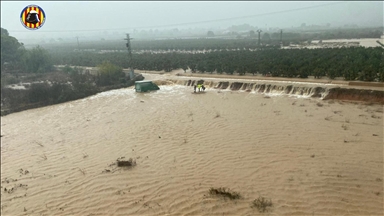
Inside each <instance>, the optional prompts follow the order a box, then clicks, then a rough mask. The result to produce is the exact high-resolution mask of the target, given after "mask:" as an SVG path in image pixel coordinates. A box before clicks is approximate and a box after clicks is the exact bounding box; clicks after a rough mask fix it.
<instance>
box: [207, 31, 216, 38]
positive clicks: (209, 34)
mask: <svg viewBox="0 0 384 216" xmlns="http://www.w3.org/2000/svg"><path fill="white" fill-rule="evenodd" d="M207 36H208V37H214V36H215V34H214V33H213V31H208V32H207Z"/></svg>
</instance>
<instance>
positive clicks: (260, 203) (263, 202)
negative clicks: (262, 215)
mask: <svg viewBox="0 0 384 216" xmlns="http://www.w3.org/2000/svg"><path fill="white" fill-rule="evenodd" d="M272 206H273V203H272V200H270V199H266V198H264V197H262V196H259V198H257V199H255V200H253V202H252V207H253V208H257V210H259V212H265V211H267V208H268V207H272Z"/></svg>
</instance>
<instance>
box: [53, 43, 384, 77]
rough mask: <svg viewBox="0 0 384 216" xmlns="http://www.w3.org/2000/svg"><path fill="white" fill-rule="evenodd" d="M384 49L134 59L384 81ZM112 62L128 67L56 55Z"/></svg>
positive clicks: (137, 64)
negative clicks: (383, 57) (383, 58)
mask: <svg viewBox="0 0 384 216" xmlns="http://www.w3.org/2000/svg"><path fill="white" fill-rule="evenodd" d="M382 56H383V48H380V47H376V48H363V47H351V48H328V49H286V50H285V49H284V50H280V49H270V50H260V51H249V50H239V51H217V52H209V53H197V54H192V53H177V52H173V53H164V54H151V53H144V54H136V55H133V66H134V68H136V69H140V70H155V71H161V70H164V71H171V70H173V69H179V68H182V69H184V70H187V69H188V68H189V69H191V70H192V72H200V73H214V72H217V73H228V74H234V73H239V74H240V75H243V74H245V73H252V74H256V73H259V74H263V75H271V76H279V77H300V78H307V77H308V76H315V77H316V78H320V77H324V76H327V77H329V78H331V79H333V78H335V77H344V79H346V80H363V81H375V80H379V81H384V77H383V73H384V72H383V69H384V63H383V61H382ZM102 60H109V61H110V62H111V63H112V64H115V65H118V66H120V67H123V68H127V67H129V63H128V58H127V55H126V54H125V53H106V54H96V53H55V54H54V55H53V61H54V62H55V64H71V65H79V66H91V67H94V66H97V64H98V62H100V61H102Z"/></svg>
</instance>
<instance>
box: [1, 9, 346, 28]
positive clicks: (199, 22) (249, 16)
mask: <svg viewBox="0 0 384 216" xmlns="http://www.w3.org/2000/svg"><path fill="white" fill-rule="evenodd" d="M342 3H346V2H335V3H329V4H323V5H316V6H308V7H303V8H296V9H290V10H283V11H275V12H268V13H263V14H256V15H248V16H241V17H231V18H223V19H216V20H205V21H198V22H187V23H176V24H168V25H157V26H138V27H126V28H115V29H88V30H58V31H56V30H54V31H41V30H39V31H35V32H40V33H48V32H92V31H117V30H120V31H122V30H128V29H145V28H165V27H175V26H185V25H195V24H205V23H213V22H222V21H229V20H238V19H245V18H253V17H260V16H267V15H273V14H280V13H289V12H293V11H301V10H307V9H312V8H319V7H325V6H331V5H336V4H342ZM9 31H11V32H24V31H18V30H16V31H12V30H9Z"/></svg>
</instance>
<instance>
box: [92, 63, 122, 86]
mask: <svg viewBox="0 0 384 216" xmlns="http://www.w3.org/2000/svg"><path fill="white" fill-rule="evenodd" d="M124 77H125V74H124V72H123V68H121V67H119V66H116V65H113V64H111V63H110V62H107V61H104V62H103V63H102V64H101V65H99V66H98V77H97V80H96V84H97V85H99V86H107V85H113V84H117V83H118V82H119V81H120V80H121V78H124Z"/></svg>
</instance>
